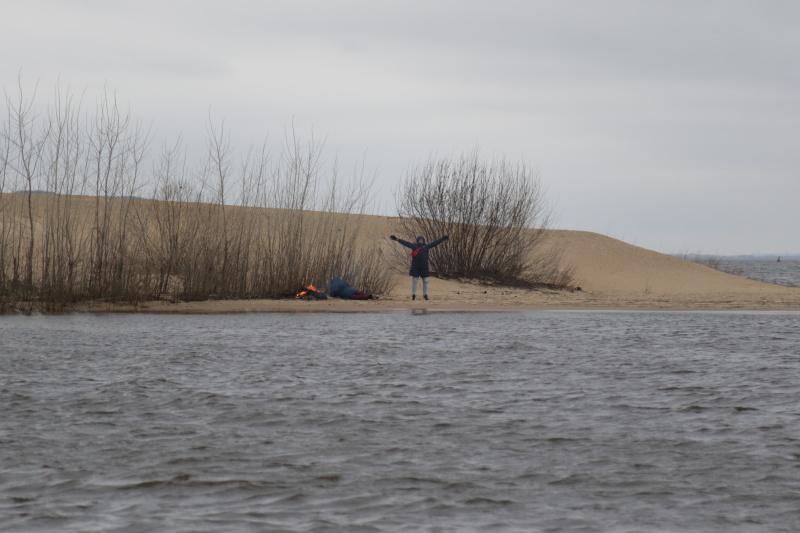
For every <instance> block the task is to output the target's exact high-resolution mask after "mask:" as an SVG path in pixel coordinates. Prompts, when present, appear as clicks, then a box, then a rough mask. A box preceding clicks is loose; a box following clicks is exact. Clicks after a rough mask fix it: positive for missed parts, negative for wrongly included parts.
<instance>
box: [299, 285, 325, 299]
mask: <svg viewBox="0 0 800 533" xmlns="http://www.w3.org/2000/svg"><path fill="white" fill-rule="evenodd" d="M324 292H325V291H324V290H322V289H318V288H316V287H315V286H313V285H307V286H305V287H304V288H303V290H302V291H300V292H298V293H297V294H296V295H295V296H294V297H295V298H302V297H304V296H313V297H314V298H319V296H320V295H322V294H323V293H324Z"/></svg>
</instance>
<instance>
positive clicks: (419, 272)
mask: <svg viewBox="0 0 800 533" xmlns="http://www.w3.org/2000/svg"><path fill="white" fill-rule="evenodd" d="M390 238H391V239H392V240H393V241H397V242H399V243H400V244H402V245H403V246H405V247H406V248H411V250H412V251H411V270H409V271H408V275H409V276H411V299H412V300H416V299H417V283H418V282H419V278H422V297H423V298H425V299H426V300H427V299H428V278H429V277H430V271H429V270H428V252H429V251H430V249H431V248H435V247H436V246H439V245H440V244H442V243H443V242H444V241H446V240H447V239H449V238H450V237H449V236H447V235H445V236H444V237H442V238H441V239H437V240H435V241H433V242H432V243H430V244H425V237H422V236H419V237H417V242H416V243H412V242H408V241H404V240H403V239H398V238H397V237H395V236H394V235H392V236H391V237H390Z"/></svg>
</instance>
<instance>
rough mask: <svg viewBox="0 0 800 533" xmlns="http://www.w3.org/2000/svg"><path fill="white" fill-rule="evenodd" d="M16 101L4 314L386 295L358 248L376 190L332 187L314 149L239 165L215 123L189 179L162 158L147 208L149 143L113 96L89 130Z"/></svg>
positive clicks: (170, 150) (375, 263) (173, 151)
mask: <svg viewBox="0 0 800 533" xmlns="http://www.w3.org/2000/svg"><path fill="white" fill-rule="evenodd" d="M24 94H25V93H24V90H23V89H22V84H21V83H20V89H19V96H18V97H17V98H11V97H10V96H9V95H8V94H6V97H5V102H6V117H5V120H4V122H3V123H2V129H0V312H4V311H8V310H10V309H23V308H26V309H41V310H59V309H63V308H65V307H66V306H69V305H70V304H73V303H76V302H80V301H86V300H112V301H113V300H124V301H129V302H141V301H144V300H150V299H155V298H167V299H170V300H203V299H208V298H264V297H279V296H289V295H294V294H295V293H296V292H297V291H298V290H299V289H300V287H302V286H304V285H306V284H308V283H314V284H318V285H322V286H324V285H325V284H326V283H327V280H328V279H330V278H331V277H333V276H340V277H346V278H347V279H349V280H350V281H351V283H354V284H357V285H358V286H359V288H361V289H362V290H366V291H370V292H383V291H385V290H386V289H387V288H388V285H389V272H388V270H387V268H386V267H385V265H384V264H383V263H381V262H380V261H379V260H378V259H377V258H376V257H377V256H376V255H375V254H371V253H369V250H368V247H367V246H365V243H363V242H361V240H360V237H361V234H360V224H359V221H358V216H359V215H358V213H360V212H364V211H365V210H366V208H367V205H368V203H369V202H370V196H369V195H370V192H369V191H370V189H371V186H372V178H370V177H366V176H365V175H364V173H363V170H358V169H357V170H356V172H354V175H353V177H352V178H351V179H341V178H340V172H339V168H338V165H337V163H336V162H335V161H334V162H333V164H332V165H330V166H328V165H327V164H326V163H325V161H324V159H323V157H322V153H323V143H321V142H318V141H316V140H315V139H313V137H312V138H311V139H310V140H308V141H301V140H300V139H298V138H297V137H296V136H295V135H294V132H291V134H287V135H286V141H285V143H284V146H283V148H282V150H281V152H280V154H279V156H278V157H277V158H275V159H273V158H272V156H271V155H270V153H269V150H267V148H266V144H265V145H264V146H262V147H261V148H260V149H258V150H251V151H250V152H248V153H247V155H246V156H245V157H244V158H243V159H242V160H241V161H238V162H237V161H236V160H235V158H234V151H233V149H232V147H231V145H230V140H229V139H230V137H229V134H228V132H227V130H226V129H225V127H224V124H222V125H220V126H219V127H214V126H209V129H208V133H209V137H208V144H207V152H206V158H205V161H204V162H202V164H201V165H200V166H199V167H198V168H197V169H192V168H190V167H188V166H187V164H186V155H185V154H186V152H185V149H184V147H183V144H182V142H181V141H180V140H178V141H177V142H176V143H174V144H170V145H164V146H163V148H162V151H161V153H160V155H159V156H158V157H157V158H156V161H155V163H154V164H153V165H152V175H151V176H150V178H149V179H150V185H151V186H152V190H153V195H154V198H155V199H154V200H144V199H141V198H138V197H137V195H138V194H139V192H140V191H141V190H142V188H143V186H144V185H145V181H146V180H145V176H144V173H145V166H146V165H145V161H146V157H145V156H146V153H147V150H148V147H149V144H150V134H149V132H148V131H146V130H145V129H143V128H142V126H141V125H140V124H139V123H138V122H136V121H135V120H133V119H132V117H131V114H130V112H129V111H124V110H122V109H121V108H120V107H119V105H118V104H117V102H116V100H115V99H114V97H113V95H109V94H104V95H102V96H101V97H100V98H99V99H98V102H97V106H96V109H95V112H94V114H93V115H91V116H89V117H85V116H84V113H83V111H82V109H83V105H82V99H75V98H74V97H72V96H70V95H62V94H61V93H60V91H59V90H57V94H56V100H55V102H54V104H52V105H51V106H49V107H48V109H47V111H46V112H44V113H40V112H38V111H36V109H35V107H34V105H33V99H28V98H26V97H25V96H24ZM40 193H42V194H40Z"/></svg>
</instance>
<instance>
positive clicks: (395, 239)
mask: <svg viewBox="0 0 800 533" xmlns="http://www.w3.org/2000/svg"><path fill="white" fill-rule="evenodd" d="M389 238H390V239H392V240H393V241H397V242H399V243H400V244H402V245H403V246H405V247H406V248H411V249H412V250H416V249H417V248H419V244H414V243H411V242H408V241H404V240H403V239H398V238H397V237H395V236H394V235H392V236H391V237H389Z"/></svg>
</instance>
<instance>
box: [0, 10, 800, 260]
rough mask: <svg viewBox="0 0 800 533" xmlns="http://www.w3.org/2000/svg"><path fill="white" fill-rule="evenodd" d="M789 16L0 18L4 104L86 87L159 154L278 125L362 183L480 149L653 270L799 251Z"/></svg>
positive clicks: (89, 13)
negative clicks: (217, 132)
mask: <svg viewBox="0 0 800 533" xmlns="http://www.w3.org/2000/svg"><path fill="white" fill-rule="evenodd" d="M798 22H800V4H796V3H794V2H790V1H777V0H767V1H764V2H758V3H756V2H744V1H700V2H697V1H684V0H677V1H674V2H660V3H655V2H638V1H626V0H608V1H599V2H583V1H573V2H543V1H503V0H500V1H498V2H484V1H459V2H455V1H437V2H420V1H407V2H403V3H388V2H373V1H355V0H348V1H338V2H325V1H308V0H307V1H296V2H271V1H266V2H265V1H245V0H233V1H226V2H212V1H182V0H181V1H170V0H161V1H156V2H153V1H141V0H140V1H136V2H134V1H128V0H125V1H119V2H104V1H99V0H98V1H92V0H83V1H78V2H69V3H66V2H58V1H44V0H12V1H10V2H7V3H6V4H5V5H4V16H3V18H2V21H0V50H2V52H0V55H2V61H0V80H2V83H3V85H4V88H5V89H6V91H7V92H12V93H13V92H14V91H16V85H17V76H18V74H19V73H20V72H22V77H23V83H24V84H25V85H26V86H33V85H34V84H35V83H36V82H37V81H38V82H39V85H40V87H39V91H40V93H42V94H44V95H47V94H48V93H49V90H50V88H51V87H54V86H55V85H56V84H57V83H60V84H62V85H66V86H69V88H70V90H72V91H75V92H83V91H85V92H86V94H87V95H88V96H89V97H90V98H92V97H93V96H94V95H95V94H97V93H99V92H102V91H103V90H104V87H106V88H107V89H110V90H112V91H115V92H116V94H117V97H118V98H119V99H120V100H121V101H123V102H128V103H129V104H130V107H131V109H132V111H133V114H134V115H135V116H136V117H138V118H141V119H143V120H144V121H145V122H149V121H150V120H152V122H153V129H154V131H155V133H156V147H157V146H158V143H160V142H162V141H166V142H169V141H171V140H173V139H175V138H176V137H177V136H178V135H182V136H183V137H184V138H185V140H186V142H187V143H188V144H189V145H190V146H195V147H199V148H200V149H202V147H203V146H204V143H205V136H206V124H207V122H208V120H209V115H210V116H211V117H212V119H213V120H222V119H224V120H225V122H226V126H227V127H228V128H229V129H230V130H231V131H232V133H233V136H234V144H235V145H236V146H237V147H239V151H240V152H245V151H246V150H247V148H248V147H249V145H250V144H256V145H257V144H260V143H261V142H262V141H263V139H264V137H265V136H267V135H270V137H271V138H272V139H273V140H276V139H277V138H280V137H282V135H283V131H284V128H285V127H286V126H287V124H292V123H294V125H295V128H296V129H297V131H298V132H299V133H300V134H305V133H306V132H311V131H312V130H313V131H314V132H315V134H316V135H318V136H324V137H326V138H327V141H326V142H327V146H328V148H329V149H330V150H332V151H335V152H337V153H338V157H339V159H340V160H341V161H344V162H345V164H346V162H348V161H352V162H354V163H353V164H355V162H358V161H361V160H362V158H363V157H364V156H365V154H366V165H367V167H368V168H376V169H377V175H378V178H377V184H376V185H377V188H378V194H379V198H380V199H381V200H382V207H381V209H383V210H384V211H386V212H391V211H392V208H393V202H392V192H393V190H394V187H395V185H396V183H397V182H398V180H399V179H400V177H401V176H402V175H403V173H404V172H405V171H406V169H407V168H408V167H409V166H410V165H412V164H413V163H414V162H415V161H419V160H422V159H425V158H427V157H428V156H429V155H430V154H431V153H434V152H436V153H438V154H440V155H449V154H451V153H460V152H462V151H469V150H472V149H473V148H474V147H475V146H480V147H481V149H482V151H483V153H484V154H485V155H487V156H491V155H494V154H496V155H502V156H505V157H508V158H509V159H512V160H517V159H524V160H525V161H527V162H528V163H530V164H532V165H535V166H536V167H538V169H539V171H540V174H541V177H542V180H543V183H545V184H546V185H547V187H548V189H549V197H550V198H551V200H552V201H553V202H554V203H556V209H557V213H558V217H557V224H556V225H557V227H560V228H564V229H577V230H588V231H597V232H600V233H605V234H608V235H611V236H613V237H618V238H622V239H624V240H626V241H628V242H632V243H634V244H637V245H640V246H644V247H647V248H652V249H656V250H659V251H664V252H687V251H688V252H704V253H720V254H727V253H731V254H732V253H767V252H776V253H785V252H800V237H798V232H797V228H800V209H797V205H796V204H797V198H800V150H798V147H797V144H798V139H800V80H799V79H798V78H799V77H800V74H798V72H800V69H797V65H796V63H797V59H796V58H797V57H798V52H800V33H799V32H797V31H796V28H797V27H798Z"/></svg>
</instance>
